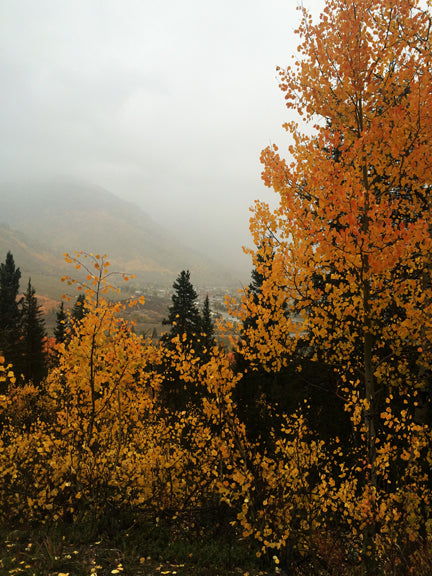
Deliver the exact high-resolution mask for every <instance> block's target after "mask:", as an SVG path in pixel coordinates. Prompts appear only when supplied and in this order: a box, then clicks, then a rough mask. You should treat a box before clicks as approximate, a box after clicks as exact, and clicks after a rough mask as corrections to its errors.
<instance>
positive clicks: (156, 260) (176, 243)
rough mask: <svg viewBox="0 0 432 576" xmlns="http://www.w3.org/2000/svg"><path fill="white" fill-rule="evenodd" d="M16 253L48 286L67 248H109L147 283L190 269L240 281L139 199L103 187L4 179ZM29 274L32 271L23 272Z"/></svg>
mask: <svg viewBox="0 0 432 576" xmlns="http://www.w3.org/2000/svg"><path fill="white" fill-rule="evenodd" d="M7 250H11V251H12V253H13V254H14V258H15V262H16V264H17V266H20V268H21V270H22V271H23V276H24V275H26V276H27V275H29V274H31V276H32V279H35V281H34V283H35V285H36V288H37V289H39V290H40V289H41V288H42V287H41V288H38V286H37V283H36V277H37V278H38V279H39V285H40V283H41V282H42V283H43V284H44V289H45V285H46V284H50V285H51V283H52V282H53V281H54V279H55V278H56V277H58V276H60V275H61V274H62V273H64V264H63V258H62V254H63V252H66V251H67V252H74V251H75V250H85V251H87V252H93V253H102V254H104V253H106V254H107V255H108V259H109V260H110V262H111V263H112V269H118V270H121V271H125V272H128V273H130V274H135V275H136V276H137V281H136V282H140V283H146V282H151V283H153V282H158V283H164V284H171V283H172V282H173V281H174V279H175V278H176V276H177V275H178V273H179V272H180V271H181V270H183V269H189V270H191V275H192V280H193V282H194V283H197V284H199V283H200V284H212V285H227V284H229V283H233V282H235V283H237V285H238V278H236V277H235V272H233V271H230V270H229V269H224V268H223V267H221V266H220V265H219V264H215V263H213V262H211V261H209V259H208V258H206V257H205V255H202V254H199V252H198V251H197V250H193V249H190V248H187V247H185V246H183V244H182V231H181V230H173V231H167V230H165V229H164V228H163V226H161V225H158V224H157V223H156V222H154V221H153V220H152V219H151V218H150V217H149V216H148V214H146V213H145V212H144V211H143V210H141V209H140V208H139V207H137V206H136V205H134V204H131V203H129V202H125V201H124V200H121V199H119V198H117V197H116V196H115V195H114V194H112V193H110V192H108V191H107V190H104V189H102V188H99V187H96V186H89V185H87V184H82V183H77V182H72V181H68V182H66V181H62V182H60V181H56V182H49V183H48V182H43V183H41V182H39V183H32V184H21V185H17V184H3V185H1V186H0V258H1V260H2V261H3V260H4V257H5V255H6V252H7ZM24 277H25V276H24Z"/></svg>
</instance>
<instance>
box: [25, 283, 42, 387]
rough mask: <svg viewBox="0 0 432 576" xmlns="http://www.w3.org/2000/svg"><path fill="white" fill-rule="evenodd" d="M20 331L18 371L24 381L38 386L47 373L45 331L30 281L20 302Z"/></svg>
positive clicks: (40, 311)
mask: <svg viewBox="0 0 432 576" xmlns="http://www.w3.org/2000/svg"><path fill="white" fill-rule="evenodd" d="M21 330H22V338H21V342H20V351H21V355H22V357H21V360H20V370H21V372H22V374H23V376H24V379H25V381H32V382H33V383H34V384H35V385H38V384H40V382H41V380H42V379H43V378H44V377H45V376H46V373H47V358H46V352H45V349H44V347H45V341H46V331H45V321H44V319H43V317H42V310H41V307H40V306H39V304H38V301H37V298H36V296H35V289H34V288H33V286H32V284H31V280H30V279H29V281H28V285H27V290H26V292H25V294H24V298H23V300H22V310H21Z"/></svg>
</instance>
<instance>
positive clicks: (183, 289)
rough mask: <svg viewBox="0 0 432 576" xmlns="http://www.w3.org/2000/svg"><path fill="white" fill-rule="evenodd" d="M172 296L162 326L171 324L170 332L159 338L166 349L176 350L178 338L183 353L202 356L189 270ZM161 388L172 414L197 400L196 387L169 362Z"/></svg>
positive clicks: (162, 395)
mask: <svg viewBox="0 0 432 576" xmlns="http://www.w3.org/2000/svg"><path fill="white" fill-rule="evenodd" d="M173 288H174V291H175V292H174V294H173V295H172V297H171V300H172V305H171V306H170V307H169V308H168V310H169V315H168V318H167V319H165V320H163V324H170V325H171V329H170V331H169V332H167V333H166V334H164V335H163V336H162V338H161V341H162V343H163V344H164V345H165V346H166V347H167V348H168V349H170V348H171V349H175V348H176V345H177V344H176V342H175V339H176V338H179V340H180V342H181V343H182V344H181V346H183V347H184V348H185V349H189V350H190V351H192V350H194V351H195V353H196V354H197V355H198V354H199V353H200V352H201V346H202V343H201V317H200V313H199V309H198V306H197V299H198V294H197V293H196V291H195V289H194V287H193V285H192V283H191V281H190V272H189V270H187V271H185V270H183V271H182V272H181V273H180V274H179V276H178V277H177V279H176V281H175V282H174V284H173ZM163 370H164V374H165V379H164V384H163V387H162V389H161V391H160V399H161V402H162V404H163V405H164V406H166V407H168V408H169V409H172V410H184V409H185V407H186V406H187V405H188V404H189V403H190V402H195V401H196V400H197V398H198V397H199V394H198V389H197V386H196V385H195V384H194V383H193V382H188V383H186V382H185V381H184V379H183V378H182V375H181V373H180V372H179V370H178V367H176V366H175V365H174V364H171V363H170V362H168V363H167V364H166V365H165V366H164V368H163Z"/></svg>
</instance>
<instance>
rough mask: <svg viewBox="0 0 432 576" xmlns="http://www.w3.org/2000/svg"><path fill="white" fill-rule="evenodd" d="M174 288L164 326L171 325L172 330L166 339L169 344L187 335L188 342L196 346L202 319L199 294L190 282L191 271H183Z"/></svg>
mask: <svg viewBox="0 0 432 576" xmlns="http://www.w3.org/2000/svg"><path fill="white" fill-rule="evenodd" d="M173 288H174V290H175V292H174V294H173V295H172V297H171V300H172V305H171V306H170V307H169V308H168V310H169V315H168V319H165V320H163V324H170V325H171V330H170V331H169V333H168V334H167V335H166V336H165V338H164V339H165V341H167V342H168V341H170V340H171V339H172V338H175V336H183V334H186V337H187V341H188V342H189V343H190V344H191V345H194V344H196V343H197V341H198V338H199V334H200V328H201V318H200V313H199V310H198V306H197V299H198V294H197V293H196V291H195V289H194V287H193V285H192V283H191V281H190V272H189V270H187V271H185V270H182V272H181V273H180V274H179V276H178V277H177V279H176V281H175V282H174V284H173Z"/></svg>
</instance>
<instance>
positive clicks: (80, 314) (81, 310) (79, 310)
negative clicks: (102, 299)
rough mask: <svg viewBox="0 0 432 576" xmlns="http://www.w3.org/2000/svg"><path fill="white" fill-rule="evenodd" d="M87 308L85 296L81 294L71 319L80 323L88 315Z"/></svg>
mask: <svg viewBox="0 0 432 576" xmlns="http://www.w3.org/2000/svg"><path fill="white" fill-rule="evenodd" d="M86 312H87V311H86V307H85V295H84V294H80V295H79V296H78V298H77V299H76V302H75V304H74V306H73V308H72V312H71V317H72V320H75V321H78V322H79V321H80V320H82V319H83V318H84V316H85V315H86Z"/></svg>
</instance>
